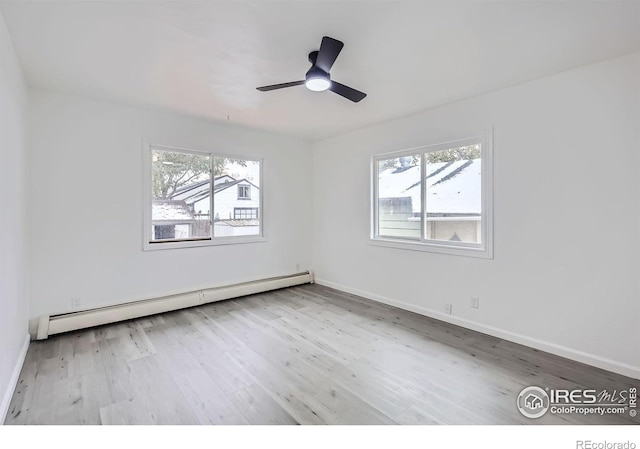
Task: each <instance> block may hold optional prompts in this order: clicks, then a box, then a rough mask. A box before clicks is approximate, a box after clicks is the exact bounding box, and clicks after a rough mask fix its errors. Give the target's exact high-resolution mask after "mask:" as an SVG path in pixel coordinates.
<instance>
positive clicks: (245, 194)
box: [238, 185, 251, 200]
mask: <svg viewBox="0 0 640 449" xmlns="http://www.w3.org/2000/svg"><path fill="white" fill-rule="evenodd" d="M238 199H239V200H250V199H251V186H248V185H239V186H238Z"/></svg>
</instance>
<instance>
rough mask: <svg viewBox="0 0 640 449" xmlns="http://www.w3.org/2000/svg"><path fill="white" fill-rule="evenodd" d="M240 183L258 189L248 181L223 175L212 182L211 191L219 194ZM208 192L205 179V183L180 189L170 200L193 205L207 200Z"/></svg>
mask: <svg viewBox="0 0 640 449" xmlns="http://www.w3.org/2000/svg"><path fill="white" fill-rule="evenodd" d="M240 183H246V184H251V185H252V186H254V187H255V188H256V189H259V187H258V186H256V185H255V184H253V183H252V182H251V181H248V180H247V179H235V178H232V177H231V176H229V175H223V176H218V177H217V178H215V179H214V180H213V191H214V193H217V192H221V191H222V190H225V189H228V188H229V187H231V186H235V185H237V184H240ZM209 192H210V190H209V180H208V179H207V180H205V181H198V182H194V183H193V184H189V185H186V186H183V187H180V188H179V189H177V190H176V191H175V193H174V194H173V195H172V196H171V199H173V200H184V201H185V202H186V203H187V204H193V203H195V202H197V201H200V200H202V199H204V198H208V197H209Z"/></svg>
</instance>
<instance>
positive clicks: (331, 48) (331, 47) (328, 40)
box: [316, 36, 344, 73]
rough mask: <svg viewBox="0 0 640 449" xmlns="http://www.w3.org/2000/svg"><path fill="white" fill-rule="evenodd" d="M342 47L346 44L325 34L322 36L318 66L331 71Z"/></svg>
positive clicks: (317, 60)
mask: <svg viewBox="0 0 640 449" xmlns="http://www.w3.org/2000/svg"><path fill="white" fill-rule="evenodd" d="M342 47H344V44H343V43H342V42H340V41H339V40H336V39H333V38H332V37H329V36H324V37H323V38H322V43H321V44H320V50H318V57H317V59H316V67H319V68H321V69H322V70H324V71H325V72H327V73H329V71H330V70H331V66H333V63H334V62H336V58H337V57H338V55H339V54H340V51H341V50H342Z"/></svg>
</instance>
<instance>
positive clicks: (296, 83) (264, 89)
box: [256, 80, 304, 92]
mask: <svg viewBox="0 0 640 449" xmlns="http://www.w3.org/2000/svg"><path fill="white" fill-rule="evenodd" d="M303 84H304V80H302V81H292V82H290V83H282V84H272V85H271V86H262V87H256V89H258V90H259V91H260V92H267V91H270V90H276V89H284V88H285V87H293V86H302V85H303Z"/></svg>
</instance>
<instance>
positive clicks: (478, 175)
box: [424, 144, 482, 243]
mask: <svg viewBox="0 0 640 449" xmlns="http://www.w3.org/2000/svg"><path fill="white" fill-rule="evenodd" d="M480 155H481V148H480V144H476V145H469V146H465V147H458V148H451V149H447V150H439V151H433V152H429V153H426V154H425V155H424V157H425V162H426V183H427V186H426V195H427V198H426V208H427V210H426V217H425V218H426V220H425V227H426V229H425V238H426V239H428V240H447V241H452V242H467V243H481V242H480V239H481V210H482V209H481V206H482V205H481V201H482V164H481V159H480Z"/></svg>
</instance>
